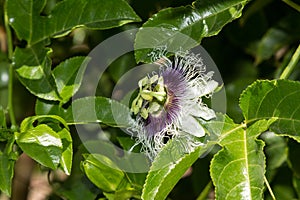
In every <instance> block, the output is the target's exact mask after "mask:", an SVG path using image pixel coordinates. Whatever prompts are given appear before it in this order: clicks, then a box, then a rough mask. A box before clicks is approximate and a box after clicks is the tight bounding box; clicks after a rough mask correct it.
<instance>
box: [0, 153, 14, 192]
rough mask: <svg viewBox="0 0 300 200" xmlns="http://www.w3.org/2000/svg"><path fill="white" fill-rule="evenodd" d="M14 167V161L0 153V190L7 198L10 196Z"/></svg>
mask: <svg viewBox="0 0 300 200" xmlns="http://www.w3.org/2000/svg"><path fill="white" fill-rule="evenodd" d="M14 166H15V161H14V160H11V159H10V158H9V157H8V156H7V155H6V154H4V153H2V152H0V190H1V191H2V192H4V193H5V194H6V195H8V196H10V195H11V187H12V179H13V176H14Z"/></svg>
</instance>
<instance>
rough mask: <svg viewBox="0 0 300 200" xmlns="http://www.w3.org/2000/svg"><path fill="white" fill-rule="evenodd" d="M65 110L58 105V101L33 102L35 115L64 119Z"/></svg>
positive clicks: (42, 100) (41, 100)
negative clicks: (56, 116) (55, 116)
mask: <svg viewBox="0 0 300 200" xmlns="http://www.w3.org/2000/svg"><path fill="white" fill-rule="evenodd" d="M66 112H67V111H66V110H65V109H64V108H62V107H61V105H59V102H58V101H47V100H44V99H39V98H38V99H37V100H36V102H35V114H36V115H58V116H60V117H62V118H65V115H66Z"/></svg>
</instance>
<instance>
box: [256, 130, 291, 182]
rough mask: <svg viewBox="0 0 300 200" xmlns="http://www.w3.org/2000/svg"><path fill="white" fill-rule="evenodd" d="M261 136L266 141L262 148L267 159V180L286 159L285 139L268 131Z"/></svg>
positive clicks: (270, 178)
mask: <svg viewBox="0 0 300 200" xmlns="http://www.w3.org/2000/svg"><path fill="white" fill-rule="evenodd" d="M261 138H262V139H263V140H264V142H265V143H266V147H265V149H264V151H265V154H266V159H267V160H266V161H267V172H266V176H267V178H268V180H272V178H273V177H274V175H275V173H276V172H277V169H278V168H279V167H281V166H282V165H283V163H284V162H286V160H287V152H286V149H287V144H286V139H285V138H283V137H281V136H278V135H276V134H275V133H273V132H270V131H267V132H265V133H263V134H262V135H261Z"/></svg>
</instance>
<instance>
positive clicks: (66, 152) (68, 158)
mask: <svg viewBox="0 0 300 200" xmlns="http://www.w3.org/2000/svg"><path fill="white" fill-rule="evenodd" d="M58 134H59V136H60V139H61V142H62V155H61V159H60V168H61V169H62V170H63V171H64V172H65V173H66V174H67V175H70V174H71V169H72V158H73V145H72V137H71V134H70V132H69V131H68V130H67V129H65V128H64V129H62V130H61V131H59V132H58Z"/></svg>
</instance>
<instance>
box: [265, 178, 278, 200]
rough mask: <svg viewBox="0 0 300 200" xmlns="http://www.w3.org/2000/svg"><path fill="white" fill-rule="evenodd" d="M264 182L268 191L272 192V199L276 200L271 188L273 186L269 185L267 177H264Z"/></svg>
mask: <svg viewBox="0 0 300 200" xmlns="http://www.w3.org/2000/svg"><path fill="white" fill-rule="evenodd" d="M264 181H265V183H266V185H267V188H268V190H269V192H270V195H271V197H272V199H273V200H276V197H275V195H274V193H273V191H272V188H271V186H270V184H269V181H268V179H267V178H266V176H264Z"/></svg>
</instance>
